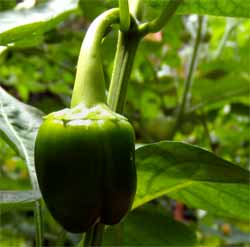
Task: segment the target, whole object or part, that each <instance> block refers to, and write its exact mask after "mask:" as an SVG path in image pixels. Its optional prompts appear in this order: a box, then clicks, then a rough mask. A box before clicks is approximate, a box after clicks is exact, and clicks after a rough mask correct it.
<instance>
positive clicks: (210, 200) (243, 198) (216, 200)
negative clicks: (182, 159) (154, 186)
mask: <svg viewBox="0 0 250 247" xmlns="http://www.w3.org/2000/svg"><path fill="white" fill-rule="evenodd" d="M249 193H250V191H249V186H247V185H245V186H244V185H235V184H219V183H213V184H212V183H197V182H194V183H193V184H192V185H191V186H188V187H186V188H185V189H183V190H177V191H174V192H170V193H169V194H168V195H169V196H170V197H172V198H174V199H176V200H179V201H181V202H183V203H185V204H187V205H188V206H190V207H194V208H201V209H204V210H207V211H208V212H210V213H212V214H214V215H218V216H222V217H228V218H235V219H240V220H243V221H248V222H249V213H250V209H249V205H250V198H249Z"/></svg>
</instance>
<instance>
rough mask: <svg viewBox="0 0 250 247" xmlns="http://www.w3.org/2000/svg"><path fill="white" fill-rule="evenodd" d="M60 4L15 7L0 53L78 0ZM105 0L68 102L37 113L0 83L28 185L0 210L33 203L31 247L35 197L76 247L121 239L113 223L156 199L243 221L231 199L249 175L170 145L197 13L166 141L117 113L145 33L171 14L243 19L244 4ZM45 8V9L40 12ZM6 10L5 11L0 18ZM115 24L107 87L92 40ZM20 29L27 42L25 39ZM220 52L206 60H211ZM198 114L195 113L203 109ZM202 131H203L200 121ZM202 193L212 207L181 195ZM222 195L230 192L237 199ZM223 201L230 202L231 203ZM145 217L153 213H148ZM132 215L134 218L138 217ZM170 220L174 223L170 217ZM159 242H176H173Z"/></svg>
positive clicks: (0, 101) (1, 107) (198, 36)
mask: <svg viewBox="0 0 250 247" xmlns="http://www.w3.org/2000/svg"><path fill="white" fill-rule="evenodd" d="M66 2H67V1H65V6H67V7H63V8H59V6H61V5H63V4H62V1H59V0H54V1H48V2H47V3H42V4H41V5H40V6H37V7H35V8H37V9H35V10H34V12H30V17H29V18H28V19H23V15H22V14H23V13H26V11H29V10H21V11H20V12H19V13H20V14H18V15H17V18H19V19H18V20H20V23H21V24H20V23H18V22H17V21H15V22H14V23H9V25H6V26H4V25H3V27H1V26H0V45H1V52H2V53H4V52H7V51H8V49H10V48H11V47H12V46H16V47H18V46H22V45H25V46H31V47H32V46H35V45H36V42H38V41H39V40H40V39H41V38H42V37H43V33H44V32H47V31H48V30H49V29H50V28H52V27H53V26H54V25H56V24H57V23H58V22H59V21H60V20H62V19H63V18H66V17H67V16H68V15H69V14H70V13H72V12H75V11H76V10H77V8H78V1H76V0H75V1H74V0H72V1H70V3H68V4H66ZM215 2H216V1H215ZM236 2H237V3H236ZM88 4H90V3H89V2H88V1H81V2H80V5H88ZM112 4H113V3H111V5H112ZM147 4H148V5H149V6H150V7H151V10H152V11H151V13H150V14H151V15H152V16H153V17H154V18H153V20H151V21H144V20H143V16H144V14H145V13H144V7H145V5H147ZM199 4H201V5H202V8H200V6H199ZM113 5H116V6H114V7H115V8H111V9H108V10H106V11H104V12H103V13H101V14H100V15H99V16H97V17H96V18H95V20H94V21H93V22H92V23H91V24H90V26H89V28H88V31H87V33H86V35H85V37H84V40H83V43H82V46H81V49H80V53H79V57H78V63H77V69H76V77H75V83H74V87H73V93H72V95H71V100H70V105H69V106H68V108H65V109H63V110H60V111H56V112H52V113H50V114H48V115H46V116H45V114H43V113H42V112H41V111H40V110H38V109H36V108H34V107H31V106H28V105H26V104H24V103H22V102H20V101H18V100H17V99H15V98H14V97H13V96H10V95H9V94H8V93H7V92H6V91H5V90H4V89H2V88H0V96H1V97H0V133H1V136H2V137H3V139H4V140H6V141H7V142H8V143H9V144H10V145H11V146H12V147H13V148H14V150H16V152H17V153H18V154H19V155H20V156H21V157H22V158H23V159H24V160H25V162H26V164H27V167H28V171H29V176H30V179H31V184H32V190H31V191H22V192H21V191H0V193H1V194H0V208H1V209H2V210H6V208H8V207H9V206H13V207H15V206H19V205H22V204H25V205H30V206H31V207H33V209H34V213H35V214H34V215H35V225H36V246H42V245H43V238H44V234H43V219H42V218H43V217H42V216H43V212H44V211H43V208H45V207H44V204H43V202H45V205H46V207H47V209H48V210H49V212H50V214H51V215H52V217H53V218H54V219H55V220H56V221H57V223H58V224H59V225H61V227H62V229H63V230H62V231H63V232H65V230H66V231H68V232H72V233H83V240H81V241H80V242H79V246H80V245H84V246H100V245H101V244H102V240H103V239H104V244H105V245H106V244H111V245H113V246H114V245H117V246H120V245H122V244H123V243H122V242H123V241H122V239H124V238H125V237H126V236H123V234H124V233H123V230H124V229H123V224H126V220H127V219H129V217H130V215H131V213H130V211H132V210H134V209H136V208H138V207H140V206H142V205H144V204H146V203H148V202H150V201H152V200H159V198H160V197H162V196H165V195H167V196H168V197H169V198H172V199H176V200H179V201H182V202H183V203H186V204H188V205H190V206H193V207H195V208H203V209H205V210H208V211H212V212H213V211H216V209H218V211H220V214H221V215H223V216H228V217H235V216H236V215H237V216H238V217H240V218H241V219H242V220H246V219H247V215H248V213H249V211H248V209H247V204H246V203H242V202H241V200H242V199H244V198H245V196H246V195H247V192H248V185H249V175H250V174H249V171H248V170H247V169H244V168H241V167H239V166H237V165H234V164H232V163H230V162H229V161H226V160H225V159H222V158H220V157H218V156H216V155H215V153H213V152H210V151H207V150H205V149H203V148H201V147H198V146H193V145H190V144H187V143H183V142H177V141H171V140H174V138H175V137H176V134H177V132H178V130H179V129H181V128H182V131H184V132H185V131H187V132H189V130H186V129H187V127H188V126H187V125H186V126H184V123H185V122H186V114H187V112H188V111H189V110H190V108H189V105H190V90H191V87H192V84H193V78H194V72H195V70H196V66H197V63H198V58H199V56H198V55H199V52H200V48H201V47H200V46H201V43H202V42H203V41H204V40H206V39H208V37H207V35H208V33H206V30H205V29H206V28H205V27H206V17H204V16H201V15H200V16H199V17H198V18H197V22H196V26H195V29H194V34H193V47H192V53H191V57H190V61H189V65H188V68H187V74H186V75H185V81H184V86H183V90H182V92H181V97H180V102H179V104H178V107H177V108H176V111H175V112H174V113H173V118H172V119H171V126H170V125H169V132H168V135H167V138H166V139H168V140H165V141H161V142H155V143H150V144H145V145H144V144H141V145H140V144H138V143H136V140H135V134H134V129H133V127H132V125H131V123H129V121H128V119H127V118H126V117H124V116H123V115H122V114H123V111H124V107H125V103H126V95H127V88H128V83H129V82H130V74H131V71H132V68H133V63H134V60H135V57H136V52H137V50H138V48H139V45H140V43H141V41H142V40H143V39H144V38H145V37H147V36H148V34H150V33H156V32H159V31H160V30H161V29H162V28H163V27H165V26H166V25H167V24H168V23H169V21H170V20H171V18H172V17H173V16H174V14H176V13H177V14H192V13H196V14H211V15H222V16H234V17H249V16H248V15H249V13H248V12H247V11H246V10H245V9H246V8H245V7H246V3H245V1H243V0H237V1H232V2H230V3H227V4H225V3H221V4H220V3H219V2H216V4H215V3H212V2H208V1H196V0H192V1H191V0H190V1H189V2H188V1H184V0H175V1H172V0H168V1H162V2H161V1H159V2H155V1H148V2H146V3H145V2H144V1H140V0H131V1H128V0H119V1H117V2H115V3H114V4H113ZM234 5H237V8H236V9H234V8H233V7H234ZM46 7H47V8H46ZM57 7H58V8H57ZM153 8H156V9H157V8H158V9H161V11H160V14H159V12H158V16H154V11H153ZM47 9H50V10H51V9H52V10H53V11H54V12H53V13H51V15H50V14H49V13H48V14H47V13H46V11H45V10H47ZM22 11H23V12H22ZM43 11H44V19H43V22H42V21H37V20H36V19H32V15H33V16H35V15H36V14H38V13H40V12H43ZM7 15H8V12H5V13H3V14H2V16H0V18H6V16H7ZM152 16H151V17H152ZM24 27H25V28H24ZM115 28H118V29H119V31H118V39H117V44H116V45H117V46H116V53H115V58H114V63H113V68H112V75H111V79H110V82H108V84H109V87H107V86H106V84H107V82H106V81H105V79H106V77H105V73H104V71H103V57H102V42H103V40H104V39H105V38H106V36H107V35H108V32H110V31H111V30H112V29H115ZM37 30H39V31H37ZM27 35H32V37H33V38H31V40H29V41H25V38H24V37H25V36H27ZM22 37H23V38H22ZM221 47H222V46H221ZM221 49H222V48H220V49H219V50H218V51H217V53H216V54H215V55H214V56H217V57H218V56H219V54H220V53H221ZM200 115H201V116H199V117H201V119H203V114H200ZM203 120H204V119H203ZM203 123H204V121H203ZM183 126H184V127H186V129H185V128H184V127H183ZM204 128H205V129H206V130H207V126H206V123H204ZM204 191H205V193H207V196H208V197H209V198H213V199H212V201H211V202H210V204H211V205H212V206H209V205H210V204H207V205H204V204H203V203H202V202H199V200H192V196H189V194H190V193H191V194H192V193H193V194H197V193H198V194H199V195H200V196H201V194H203V193H204ZM230 191H231V192H236V191H239V195H238V197H239V198H240V199H237V198H236V197H235V196H234V195H231V194H230ZM213 193H214V194H216V195H220V196H222V197H223V198H224V200H225V201H226V202H225V203H221V205H220V204H219V203H217V201H216V199H214V197H213V196H211V194H213ZM227 202H230V203H232V204H233V205H236V206H235V208H234V207H231V206H230V205H229V203H227ZM238 208H241V210H238ZM144 210H145V212H146V215H148V217H149V219H153V218H154V215H151V214H150V212H151V211H150V210H149V211H147V210H148V209H147V208H146V209H144ZM155 213H156V216H155V217H156V218H157V216H158V214H157V211H156V212H155ZM132 214H133V212H132ZM136 217H138V219H139V220H140V214H139V215H137V216H136ZM132 222H133V221H132ZM171 224H172V226H173V228H175V227H177V226H176V225H175V224H176V223H175V222H171ZM171 224H170V225H171ZM113 225H116V226H113ZM155 227H156V228H157V226H155ZM181 227H183V228H181ZM181 227H180V228H179V229H182V230H183V232H184V233H185V234H187V236H188V237H190V236H191V235H192V234H189V229H188V230H187V229H186V228H185V226H181ZM177 229H178V227H177ZM159 231H160V230H159ZM160 232H161V231H160ZM110 233H112V234H111V235H113V236H115V237H114V239H112V240H109V239H108V238H109V236H110ZM163 234H164V231H163ZM185 234H184V235H185ZM188 237H187V238H188ZM190 238H191V240H190V239H189V240H188V241H187V243H188V245H190V246H194V245H195V244H196V242H197V239H196V237H195V235H194V234H193V235H192V236H191V237H190ZM78 240H79V238H78ZM137 243H138V242H137ZM184 243H185V241H184ZM129 244H134V243H131V242H130V243H129ZM152 244H157V243H152ZM164 244H165V245H178V244H180V242H177V241H173V242H171V241H170V242H169V243H167V242H164ZM185 244H186V243H185ZM186 245H187V244H186Z"/></svg>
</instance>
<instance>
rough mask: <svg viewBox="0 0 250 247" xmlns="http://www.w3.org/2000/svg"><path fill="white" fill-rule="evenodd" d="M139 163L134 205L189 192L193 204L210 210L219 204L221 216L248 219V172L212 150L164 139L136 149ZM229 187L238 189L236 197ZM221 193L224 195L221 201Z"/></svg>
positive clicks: (190, 202) (187, 194) (187, 199)
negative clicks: (164, 196)
mask: <svg viewBox="0 0 250 247" xmlns="http://www.w3.org/2000/svg"><path fill="white" fill-rule="evenodd" d="M136 166H137V174H138V175H137V176H138V183H137V194H136V198H135V201H134V206H133V207H134V208H136V207H138V206H140V205H142V204H144V203H146V202H148V201H150V200H152V199H155V198H157V197H159V196H162V195H166V194H167V195H169V196H171V195H173V197H174V198H175V197H178V199H180V200H182V199H181V198H182V196H180V194H178V193H185V192H186V194H185V197H184V198H186V199H184V200H186V201H188V202H189V205H190V206H193V207H196V208H201V209H202V208H204V209H206V210H208V211H209V210H210V209H211V208H212V209H213V206H214V205H216V208H217V211H218V212H220V215H223V216H228V217H239V218H241V219H245V220H246V219H247V217H248V210H249V208H248V204H247V199H246V193H247V191H248V186H247V185H248V183H249V172H248V171H247V170H245V169H242V168H240V167H238V166H236V165H233V164H231V163H230V162H228V161H225V160H223V159H221V158H219V157H217V156H216V155H214V154H213V153H210V152H208V151H206V150H203V149H201V148H198V147H195V146H192V145H188V144H185V143H179V142H168V141H164V142H159V143H155V144H149V145H145V146H143V147H141V148H139V149H137V150H136ZM208 182H209V183H208ZM201 188H202V189H201ZM230 190H233V191H237V196H236V195H235V194H234V193H229V191H230ZM177 192H178V193H177ZM188 192H189V193H188ZM175 193H176V194H175ZM192 193H194V195H192ZM177 195H179V196H177ZM206 195H210V196H208V198H209V203H211V205H213V206H206V201H205V199H204V200H202V198H206ZM218 196H219V197H220V198H223V200H221V201H220V203H218V200H219V199H218ZM193 197H194V198H195V197H196V200H194V199H193ZM199 197H201V199H200V200H198V199H199ZM236 205H237V206H236ZM215 211H216V210H214V209H213V210H212V212H213V213H215Z"/></svg>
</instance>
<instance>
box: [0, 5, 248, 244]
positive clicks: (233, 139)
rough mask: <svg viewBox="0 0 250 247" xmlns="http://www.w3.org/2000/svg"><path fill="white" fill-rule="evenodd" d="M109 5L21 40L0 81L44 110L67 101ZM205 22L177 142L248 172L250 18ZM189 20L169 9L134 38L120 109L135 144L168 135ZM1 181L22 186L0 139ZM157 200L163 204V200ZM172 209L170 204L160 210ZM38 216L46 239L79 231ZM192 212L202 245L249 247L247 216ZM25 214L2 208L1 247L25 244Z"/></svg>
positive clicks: (56, 240)
mask: <svg viewBox="0 0 250 247" xmlns="http://www.w3.org/2000/svg"><path fill="white" fill-rule="evenodd" d="M14 2H15V1H8V2H7V1H2V2H1V5H0V10H6V9H10V8H12V7H13V6H14V5H15V4H14ZM114 4H116V3H114V1H106V2H105V3H103V1H93V2H92V1H80V7H81V8H82V13H75V14H72V15H70V17H69V18H68V19H67V21H64V22H62V23H60V24H59V25H57V27H56V28H53V29H52V30H51V31H48V32H46V33H45V34H44V35H43V36H40V37H38V39H36V42H33V40H32V42H31V43H30V44H27V42H25V43H22V42H19V43H17V44H16V46H13V47H9V48H8V49H7V50H5V51H4V52H3V53H2V54H1V57H0V62H1V66H0V85H1V86H2V87H3V88H4V89H6V90H7V91H8V92H10V93H11V94H12V95H14V96H15V97H17V98H19V99H20V100H21V101H23V102H26V103H28V104H31V105H34V106H36V107H38V108H39V109H41V110H42V111H43V112H45V113H49V112H51V111H55V110H58V109H61V108H63V107H65V106H69V102H70V96H71V92H72V87H73V83H74V76H75V71H76V68H75V66H76V63H77V57H78V53H79V49H80V46H81V42H82V39H83V37H84V33H85V32H86V29H87V27H88V25H89V23H90V21H91V20H92V19H93V18H94V17H95V16H97V15H98V14H99V13H101V12H102V11H103V10H105V9H107V8H109V7H110V6H114ZM206 19H207V21H206V32H205V34H204V39H203V40H202V44H201V51H200V57H199V64H198V67H197V71H196V73H195V78H194V83H193V86H192V89H191V94H190V102H189V106H188V110H187V112H186V114H185V118H184V122H183V124H182V125H181V126H180V128H179V129H178V131H177V135H176V137H175V140H179V141H186V142H189V143H192V144H195V145H199V146H202V147H205V148H207V149H210V150H212V151H213V152H215V153H216V154H217V155H219V156H221V157H223V158H225V159H227V160H230V161H232V162H234V163H235V164H238V165H239V166H241V167H244V168H247V169H249V144H250V140H249V133H250V132H249V131H250V128H249V126H250V117H249V107H250V98H249V94H250V91H249V90H250V77H249V76H250V75H249V66H250V56H249V51H250V32H249V30H250V22H249V20H246V19H233V18H222V17H212V16H209V17H206ZM196 20H197V19H196V16H194V15H190V16H175V17H174V18H172V20H171V21H170V22H169V24H168V26H167V27H166V28H164V29H163V31H162V32H159V33H157V34H152V35H148V36H147V37H145V38H144V40H143V41H142V43H141V44H140V47H139V50H138V52H137V56H136V60H135V64H134V68H133V72H132V75H131V80H130V83H129V87H128V92H127V103H126V108H125V115H126V116H127V117H128V118H129V120H130V121H131V122H132V124H133V126H134V128H135V131H136V137H137V142H138V143H151V142H154V141H159V140H166V139H169V135H168V133H169V131H170V129H171V128H173V123H174V118H175V114H176V111H177V110H178V107H179V103H180V99H181V94H182V92H183V81H184V80H185V77H186V74H187V71H186V70H187V65H188V63H189V59H190V56H191V52H192V47H193V39H194V32H195V28H196ZM116 34H117V30H115V31H112V32H111V33H110V34H109V35H108V36H107V37H106V38H105V40H104V42H103V50H102V57H103V64H104V70H105V75H106V81H107V88H108V84H109V78H110V76H111V71H112V62H113V58H114V54H115V47H116ZM0 181H1V183H0V189H1V190H23V189H29V188H30V182H29V177H28V172H27V169H26V168H25V164H24V162H23V160H22V159H21V158H19V157H18V156H17V154H16V153H15V152H14V151H13V150H12V149H11V148H10V147H9V146H8V145H7V144H6V143H5V142H4V141H3V140H2V139H0ZM156 203H163V204H164V203H165V204H166V203H170V201H169V199H166V198H163V199H160V200H159V201H158V202H156ZM165 204H164V205H165ZM171 210H172V209H171V207H169V208H168V211H169V212H168V213H170V214H171ZM43 213H44V222H45V240H46V244H50V245H60V243H63V242H64V243H65V245H67V246H72V245H74V244H77V242H78V241H79V240H80V237H81V236H79V235H74V234H69V233H65V232H63V231H62V229H61V228H60V226H58V225H57V224H56V223H55V222H54V220H53V219H52V218H51V216H50V215H49V213H48V211H47V210H44V212H43ZM195 214H197V217H198V220H197V221H194V222H192V221H188V224H189V225H191V226H193V225H195V227H194V229H195V230H196V231H197V232H198V235H199V239H200V241H201V244H202V245H203V246H222V245H223V246H227V245H228V246H229V245H237V246H249V244H250V240H249V237H247V236H249V235H248V234H249V230H250V229H249V224H247V223H246V222H241V221H232V220H229V219H218V218H215V217H214V216H213V215H210V214H206V216H205V217H204V216H200V215H199V214H198V213H197V212H196V213H195ZM32 216H33V215H32V211H18V210H16V211H7V212H2V213H1V212H0V217H1V222H0V224H1V229H0V242H1V246H4V247H5V246H6V247H7V246H8V247H9V246H32V245H33V244H34V243H33V242H34V240H33V239H34V234H35V230H34V223H33V220H32ZM132 221H133V220H132ZM20 222H23V223H22V224H20ZM223 226H224V228H223ZM211 229H212V230H211ZM159 241H160V240H159Z"/></svg>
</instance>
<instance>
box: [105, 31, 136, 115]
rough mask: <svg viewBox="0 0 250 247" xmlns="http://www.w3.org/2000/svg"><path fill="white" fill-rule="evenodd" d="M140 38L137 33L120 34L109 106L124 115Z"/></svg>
mask: <svg viewBox="0 0 250 247" xmlns="http://www.w3.org/2000/svg"><path fill="white" fill-rule="evenodd" d="M139 41H140V37H139V36H138V35H137V34H136V33H135V32H127V33H123V32H119V37H118V44H117V50H116V55H115V61H114V68H113V73H112V78H111V83H110V88H109V94H108V105H109V106H110V108H111V109H112V110H114V111H116V112H118V113H122V111H123V108H124V104H125V100H126V93H127V85H128V80H129V77H130V73H131V70H132V66H133V61H134V58H135V54H136V50H137V47H138V44H139Z"/></svg>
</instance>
